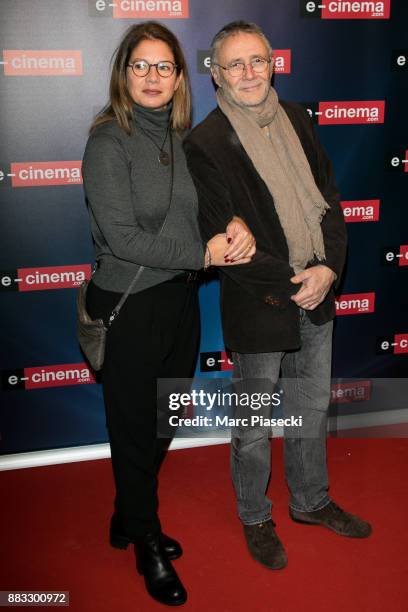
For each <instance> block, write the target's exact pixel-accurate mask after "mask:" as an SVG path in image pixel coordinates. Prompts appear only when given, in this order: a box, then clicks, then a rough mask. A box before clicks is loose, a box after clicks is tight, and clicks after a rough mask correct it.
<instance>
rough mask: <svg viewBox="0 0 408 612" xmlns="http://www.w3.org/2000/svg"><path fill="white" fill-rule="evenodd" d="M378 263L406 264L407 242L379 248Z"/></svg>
mask: <svg viewBox="0 0 408 612" xmlns="http://www.w3.org/2000/svg"><path fill="white" fill-rule="evenodd" d="M380 263H381V265H383V266H397V267H401V266H408V244H400V245H399V246H394V247H392V246H391V247H385V248H383V249H381V255H380Z"/></svg>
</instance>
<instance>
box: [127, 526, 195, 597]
mask: <svg viewBox="0 0 408 612" xmlns="http://www.w3.org/2000/svg"><path fill="white" fill-rule="evenodd" d="M135 554H136V567H137V571H138V572H139V574H142V575H143V576H144V581H145V585H146V589H147V591H148V593H149V594H150V595H151V596H152V597H153V599H156V601H159V602H160V603H163V604H166V605H168V606H180V605H181V604H183V603H185V602H186V601H187V593H186V590H185V588H184V587H183V585H182V583H181V580H180V578H179V577H178V576H177V573H176V571H175V569H174V568H173V566H172V564H171V561H170V559H169V558H168V556H167V554H166V552H165V550H164V547H163V544H162V540H161V537H160V533H148V534H146V535H145V536H139V537H137V538H135Z"/></svg>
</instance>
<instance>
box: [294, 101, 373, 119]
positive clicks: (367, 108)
mask: <svg viewBox="0 0 408 612" xmlns="http://www.w3.org/2000/svg"><path fill="white" fill-rule="evenodd" d="M303 106H304V107H305V109H306V110H307V112H308V113H309V115H310V117H311V118H312V119H313V121H315V122H317V123H318V124H319V125H336V124H368V125H370V124H371V125H373V124H379V123H384V114H385V101H384V100H354V101H347V102H344V101H343V102H304V103H303Z"/></svg>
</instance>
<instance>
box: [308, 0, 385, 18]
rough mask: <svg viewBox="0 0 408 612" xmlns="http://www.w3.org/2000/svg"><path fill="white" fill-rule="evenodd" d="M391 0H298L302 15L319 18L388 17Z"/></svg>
mask: <svg viewBox="0 0 408 612" xmlns="http://www.w3.org/2000/svg"><path fill="white" fill-rule="evenodd" d="M390 9H391V0H382V1H381V2H380V1H378V0H315V1H313V2H312V1H311V0H300V11H301V15H302V16H303V17H320V18H321V19H389V18H390Z"/></svg>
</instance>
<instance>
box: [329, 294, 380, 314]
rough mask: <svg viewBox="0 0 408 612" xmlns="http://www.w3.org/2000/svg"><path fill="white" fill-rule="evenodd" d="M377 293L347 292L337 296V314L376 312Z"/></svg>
mask: <svg viewBox="0 0 408 612" xmlns="http://www.w3.org/2000/svg"><path fill="white" fill-rule="evenodd" d="M374 304H375V293H374V292H372V293H347V294H344V295H339V296H337V297H336V313H337V315H353V314H369V313H371V312H374Z"/></svg>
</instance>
